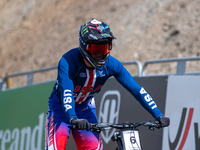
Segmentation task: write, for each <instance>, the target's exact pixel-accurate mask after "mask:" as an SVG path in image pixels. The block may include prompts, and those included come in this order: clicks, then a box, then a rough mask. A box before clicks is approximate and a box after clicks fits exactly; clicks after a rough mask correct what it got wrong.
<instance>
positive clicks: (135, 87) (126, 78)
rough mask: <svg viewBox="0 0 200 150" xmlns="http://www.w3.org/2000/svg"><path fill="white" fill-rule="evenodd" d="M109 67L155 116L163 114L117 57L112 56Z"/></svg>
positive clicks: (118, 79) (122, 83)
mask: <svg viewBox="0 0 200 150" xmlns="http://www.w3.org/2000/svg"><path fill="white" fill-rule="evenodd" d="M111 58H112V59H109V61H110V62H109V65H110V66H111V67H109V68H110V69H111V73H112V75H113V76H114V77H115V78H116V79H117V81H118V82H119V83H120V84H121V85H122V86H123V87H124V88H126V89H127V90H128V91H129V92H130V93H131V94H132V95H133V96H134V97H135V98H136V99H137V100H138V101H139V103H140V104H141V105H142V106H143V107H144V108H145V109H146V110H147V111H148V112H149V113H150V114H151V115H152V116H153V117H154V118H155V119H157V118H158V117H159V116H163V114H162V113H161V112H160V110H159V109H158V107H157V105H156V104H155V102H154V100H153V99H152V98H151V96H150V95H149V94H148V93H147V92H146V91H145V90H144V88H143V87H141V86H140V85H139V84H138V83H137V82H136V81H135V80H134V78H133V77H132V75H131V74H130V73H129V72H128V71H127V70H126V68H125V67H124V66H123V65H122V64H121V62H119V61H118V60H117V59H115V58H114V57H112V56H111Z"/></svg>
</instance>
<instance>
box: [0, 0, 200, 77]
mask: <svg viewBox="0 0 200 150" xmlns="http://www.w3.org/2000/svg"><path fill="white" fill-rule="evenodd" d="M199 16H200V1H199V0H176V1H174V0H163V1H160V0H153V1H152V0H134V1H133V0H123V1H121V0H109V1H107V0H101V1H98V0H81V1H72V0H43V1H41V0H35V1H31V0H29V1H28V0H9V1H8V0H1V1H0V35H1V36H0V70H1V71H0V78H3V77H4V76H5V75H6V73H15V72H22V71H27V70H32V69H39V68H43V67H49V66H53V65H56V64H57V63H58V61H59V59H60V57H61V56H62V55H63V54H64V53H65V52H66V51H68V50H69V49H71V48H74V47H77V46H78V30H79V27H80V25H81V24H83V23H84V22H85V21H87V20H89V19H91V18H96V19H99V20H102V21H105V22H107V23H108V24H109V25H110V27H111V29H112V31H113V33H114V35H115V36H116V37H117V40H115V41H114V44H113V45H114V46H113V50H112V52H111V54H112V55H113V56H114V57H116V58H117V59H119V60H120V61H124V60H139V61H141V62H142V63H144V62H145V61H147V60H151V59H162V58H172V57H178V58H180V57H196V56H199V55H200V17H199ZM189 65H190V64H189ZM171 67H172V68H173V67H174V66H173V65H172V66H169V65H164V66H162V67H157V68H156V69H155V68H152V70H153V71H154V72H166V71H170V70H171ZM190 68H192V69H193V70H200V63H197V64H191V67H190Z"/></svg>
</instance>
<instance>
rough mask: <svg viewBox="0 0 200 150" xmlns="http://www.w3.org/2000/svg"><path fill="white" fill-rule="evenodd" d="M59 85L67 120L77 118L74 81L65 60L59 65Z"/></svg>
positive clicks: (62, 59)
mask: <svg viewBox="0 0 200 150" xmlns="http://www.w3.org/2000/svg"><path fill="white" fill-rule="evenodd" d="M58 84H59V88H60V94H61V103H62V107H63V110H64V112H65V115H66V117H67V119H68V120H69V121H70V119H71V118H77V116H76V113H75V102H74V97H73V90H74V86H73V81H72V77H71V76H70V73H69V64H68V62H67V61H66V60H65V58H61V60H60V62H59V64H58Z"/></svg>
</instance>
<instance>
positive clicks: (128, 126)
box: [90, 121, 160, 150]
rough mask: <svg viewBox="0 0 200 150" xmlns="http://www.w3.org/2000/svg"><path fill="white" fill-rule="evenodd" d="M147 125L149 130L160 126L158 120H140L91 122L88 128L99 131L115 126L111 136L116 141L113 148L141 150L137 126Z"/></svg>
mask: <svg viewBox="0 0 200 150" xmlns="http://www.w3.org/2000/svg"><path fill="white" fill-rule="evenodd" d="M141 125H143V126H147V127H149V129H150V130H152V131H153V130H154V128H160V124H159V122H158V121H141V122H136V123H130V122H126V123H121V124H114V123H96V124H91V128H90V130H91V131H92V132H97V133H100V132H102V131H106V130H110V129H111V128H116V129H118V131H116V132H115V133H114V134H113V136H112V137H111V139H112V141H116V142H117V148H116V149H115V150H142V145H141V141H140V133H139V129H137V127H139V126H141Z"/></svg>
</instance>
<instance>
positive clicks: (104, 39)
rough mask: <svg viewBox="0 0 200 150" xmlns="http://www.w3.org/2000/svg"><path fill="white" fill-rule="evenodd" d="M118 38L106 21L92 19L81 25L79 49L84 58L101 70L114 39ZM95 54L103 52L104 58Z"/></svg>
mask: <svg viewBox="0 0 200 150" xmlns="http://www.w3.org/2000/svg"><path fill="white" fill-rule="evenodd" d="M113 39H116V38H115V36H114V35H113V34H112V32H111V30H110V28H109V26H108V25H107V24H106V23H105V22H101V21H98V20H96V19H92V20H90V21H88V22H86V23H85V24H84V25H81V26H80V29H79V49H80V52H81V54H82V56H83V57H84V59H85V60H86V61H87V62H88V63H90V64H91V65H92V66H93V67H94V68H96V69H98V70H101V69H102V67H103V65H104V64H105V62H106V60H107V59H108V57H109V55H110V51H111V49H112V40H113ZM92 54H93V55H98V54H103V58H102V59H95V58H94V57H92Z"/></svg>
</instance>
